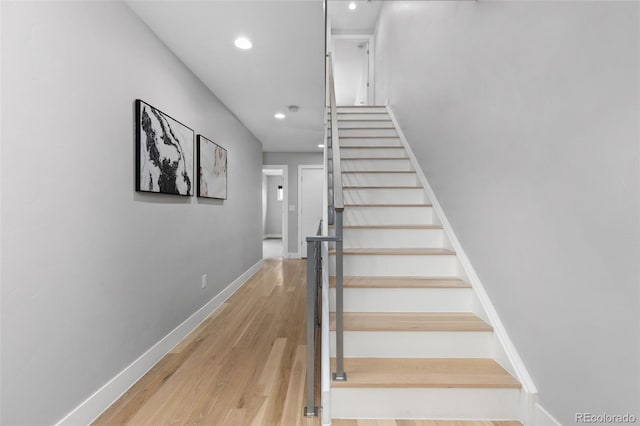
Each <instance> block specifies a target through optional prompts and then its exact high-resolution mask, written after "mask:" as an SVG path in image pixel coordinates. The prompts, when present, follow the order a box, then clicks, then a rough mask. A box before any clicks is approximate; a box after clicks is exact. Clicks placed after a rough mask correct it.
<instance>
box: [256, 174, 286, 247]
mask: <svg viewBox="0 0 640 426" xmlns="http://www.w3.org/2000/svg"><path fill="white" fill-rule="evenodd" d="M262 170H282V186H284V191H283V195H282V257H285V258H286V257H289V166H287V165H286V164H278V165H272V164H265V165H263V166H262Z"/></svg>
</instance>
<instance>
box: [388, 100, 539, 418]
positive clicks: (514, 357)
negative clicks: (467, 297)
mask: <svg viewBox="0 0 640 426" xmlns="http://www.w3.org/2000/svg"><path fill="white" fill-rule="evenodd" d="M386 109H387V113H388V114H389V117H390V118H391V120H392V121H393V124H394V126H395V128H396V131H397V132H398V135H399V137H400V140H401V141H402V144H403V145H404V147H405V149H406V150H407V154H408V156H409V158H410V159H411V161H412V162H413V164H414V166H415V169H416V173H417V175H418V179H420V182H421V183H422V185H423V186H424V189H425V191H426V192H427V195H428V197H429V200H430V202H431V204H433V210H434V212H435V214H436V215H437V216H438V218H439V219H440V221H441V222H442V227H443V229H444V231H445V233H446V235H447V237H448V238H449V241H450V242H451V245H452V246H453V249H454V250H455V252H456V254H457V257H458V259H459V261H460V263H461V264H462V267H463V268H464V271H465V272H466V274H467V276H468V278H469V282H470V284H471V286H472V287H473V290H474V292H475V293H476V295H477V297H478V299H479V301H480V303H481V305H482V307H483V308H484V310H485V312H486V314H487V316H488V317H489V321H490V323H491V325H493V328H494V332H495V333H496V337H497V338H498V340H499V342H500V343H501V345H502V347H503V348H504V351H505V353H506V355H507V357H508V359H509V362H510V363H511V365H512V366H513V369H514V370H515V372H516V375H517V376H518V380H519V381H520V383H521V384H522V388H523V390H524V391H525V392H527V393H529V394H537V393H538V390H537V388H536V386H535V384H534V383H533V379H532V378H531V376H530V375H529V372H528V371H527V368H526V367H525V365H524V362H523V361H522V358H520V355H519V354H518V351H517V350H516V348H515V346H514V345H513V342H512V341H511V339H510V338H509V335H508V334H507V330H506V329H505V328H504V325H503V324H502V321H501V320H500V317H499V316H498V313H497V312H496V310H495V308H494V306H493V303H491V300H490V299H489V296H488V295H487V292H486V291H485V289H484V286H483V285H482V282H481V281H480V278H479V277H478V275H477V274H476V271H475V270H474V268H473V266H472V265H471V262H470V261H469V258H468V257H467V255H466V253H465V251H464V249H463V248H462V245H461V244H460V241H458V238H457V237H456V234H455V233H454V232H453V228H452V227H451V224H450V223H449V220H448V219H447V217H446V215H445V214H444V211H443V210H442V206H440V203H439V202H438V199H437V198H436V195H435V193H434V192H433V189H432V188H431V186H430V185H429V182H428V181H427V178H426V177H425V175H424V173H423V172H422V168H421V167H420V164H419V163H418V161H417V159H416V156H415V155H414V153H413V151H412V150H411V146H409V143H408V142H407V138H406V137H405V136H404V133H403V132H402V129H401V128H400V125H399V124H398V120H397V119H396V117H395V115H394V114H393V111H392V110H391V107H390V106H388V105H387V106H386ZM529 411H530V410H527V412H529ZM527 417H528V416H527ZM525 421H526V419H525Z"/></svg>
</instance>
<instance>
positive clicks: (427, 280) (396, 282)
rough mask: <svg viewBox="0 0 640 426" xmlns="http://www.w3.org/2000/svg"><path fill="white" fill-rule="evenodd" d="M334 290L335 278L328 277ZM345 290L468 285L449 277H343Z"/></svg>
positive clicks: (460, 286)
mask: <svg viewBox="0 0 640 426" xmlns="http://www.w3.org/2000/svg"><path fill="white" fill-rule="evenodd" d="M329 286H330V287H331V288H335V286H336V277H334V276H331V277H329ZM344 287H345V288H469V287H471V286H470V285H469V283H467V282H465V281H463V280H461V279H459V278H451V277H344Z"/></svg>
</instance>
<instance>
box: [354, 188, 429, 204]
mask: <svg viewBox="0 0 640 426" xmlns="http://www.w3.org/2000/svg"><path fill="white" fill-rule="evenodd" d="M343 195H344V202H345V203H346V204H369V203H371V204H380V203H390V204H392V203H402V204H421V203H424V202H425V198H426V194H425V192H424V189H422V188H389V189H378V188H372V189H344V192H343Z"/></svg>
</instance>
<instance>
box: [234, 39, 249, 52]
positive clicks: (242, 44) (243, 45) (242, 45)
mask: <svg viewBox="0 0 640 426" xmlns="http://www.w3.org/2000/svg"><path fill="white" fill-rule="evenodd" d="M233 43H234V44H235V45H236V47H237V48H238V49H242V50H247V49H251V46H253V44H251V41H250V40H249V39H248V38H246V37H238V38H237V39H236V41H234V42H233Z"/></svg>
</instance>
